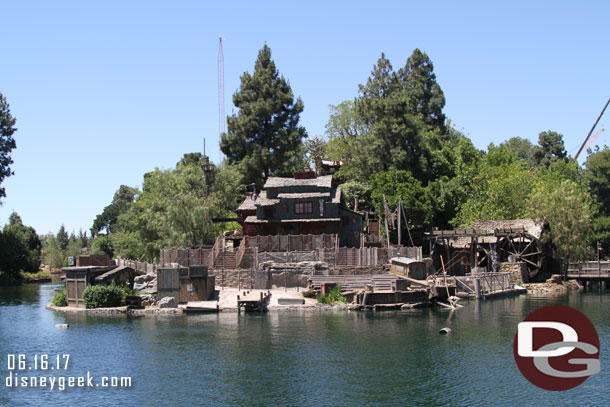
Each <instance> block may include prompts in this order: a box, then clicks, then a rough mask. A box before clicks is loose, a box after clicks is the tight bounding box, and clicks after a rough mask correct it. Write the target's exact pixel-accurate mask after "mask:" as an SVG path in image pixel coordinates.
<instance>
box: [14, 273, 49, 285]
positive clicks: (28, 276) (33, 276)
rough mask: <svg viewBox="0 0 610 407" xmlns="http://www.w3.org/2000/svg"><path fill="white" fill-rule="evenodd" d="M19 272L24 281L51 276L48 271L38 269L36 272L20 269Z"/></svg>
mask: <svg viewBox="0 0 610 407" xmlns="http://www.w3.org/2000/svg"><path fill="white" fill-rule="evenodd" d="M19 274H20V275H21V278H22V279H23V280H24V281H25V282H26V283H29V282H31V281H35V280H40V279H50V278H51V273H49V272H48V271H39V272H38V273H26V272H25V271H21V272H20V273H19Z"/></svg>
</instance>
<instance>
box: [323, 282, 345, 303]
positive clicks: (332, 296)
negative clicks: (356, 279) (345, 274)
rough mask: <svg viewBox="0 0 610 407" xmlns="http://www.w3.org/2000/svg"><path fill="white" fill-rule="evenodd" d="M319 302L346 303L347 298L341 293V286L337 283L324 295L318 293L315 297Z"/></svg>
mask: <svg viewBox="0 0 610 407" xmlns="http://www.w3.org/2000/svg"><path fill="white" fill-rule="evenodd" d="M316 299H317V300H318V302H319V303H321V304H327V305H335V304H347V300H346V299H345V297H344V296H343V295H342V294H341V286H340V285H339V284H337V285H336V286H334V287H333V288H331V290H330V291H329V292H328V293H327V294H326V295H318V296H317V297H316Z"/></svg>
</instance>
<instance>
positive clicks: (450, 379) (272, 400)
mask: <svg viewBox="0 0 610 407" xmlns="http://www.w3.org/2000/svg"><path fill="white" fill-rule="evenodd" d="M55 288H57V285H53V284H45V285H26V286H22V287H0V360H1V365H0V378H2V381H3V382H2V383H1V385H0V405H6V406H24V405H33V406H50V405H71V406H88V405H96V406H97V405H99V406H105V405H137V406H187V405H193V406H195V405H236V406H249V405H294V406H301V405H303V406H310V405H311V406H360V405H366V406H376V405H379V406H386V405H429V406H437V405H438V406H445V405H451V406H469V405H481V406H491V405H497V406H504V405H544V406H546V405H582V406H589V405H602V406H605V405H608V404H609V401H608V400H609V396H610V380H609V379H610V373H609V372H610V356H609V351H610V300H609V298H610V296H609V295H608V294H605V295H600V294H599V293H596V292H589V293H582V294H581V293H570V294H569V295H560V296H556V297H541V296H532V295H528V296H521V297H516V298H506V299H494V300H487V301H481V302H476V301H466V302H464V304H465V307H464V308H462V309H460V310H458V311H457V312H454V313H452V314H450V313H449V312H448V311H447V310H444V309H423V310H409V311H386V312H377V313H373V312H365V313H362V312H332V313H330V312H324V313H322V312H311V311H309V312H269V313H267V314H262V315H261V314H250V315H243V314H242V315H237V314H235V313H221V314H210V315H189V316H158V317H126V316H118V317H117V316H115V317H102V316H85V315H66V314H63V313H55V312H51V311H47V310H45V309H44V306H45V305H46V304H47V303H48V301H49V300H50V298H51V297H52V294H53V291H54V290H55ZM551 304H564V305H569V306H571V307H574V308H576V309H578V310H580V311H581V312H583V313H584V314H585V315H587V316H588V317H589V319H590V320H591V321H592V322H593V324H594V325H595V327H596V329H597V331H598V334H599V336H600V342H601V367H602V371H601V373H599V374H597V375H594V376H591V377H590V378H589V379H588V380H587V381H586V382H585V383H584V384H583V385H581V386H579V387H577V388H575V389H572V390H569V391H566V392H547V391H544V390H541V389H538V388H536V387H534V386H533V385H531V384H530V383H529V382H527V381H526V380H525V379H524V378H523V377H522V376H521V374H520V373H519V370H518V369H517V367H516V365H515V363H514V359H513V355H512V342H513V337H514V335H515V331H516V327H517V323H519V322H520V321H522V320H523V319H524V318H525V317H526V316H527V315H528V314H529V313H530V312H531V311H533V310H534V309H536V308H538V307H541V306H544V305H551ZM58 323H68V324H70V328H68V329H57V328H55V324H58ZM445 326H447V327H450V328H451V329H452V330H453V333H452V334H451V335H446V336H445V335H439V334H438V331H439V329H440V328H443V327H445ZM43 353H44V354H48V355H50V357H54V355H57V354H69V355H70V362H69V366H68V370H66V371H53V372H49V371H47V372H44V371H40V370H37V371H34V372H32V371H26V372H23V373H22V374H23V375H25V376H28V375H37V376H42V375H50V376H57V375H60V374H61V375H68V376H70V375H72V376H78V375H86V373H87V371H89V372H90V374H91V375H92V376H93V377H94V378H95V380H98V379H99V378H100V377H101V376H109V377H111V376H118V377H121V376H129V377H131V378H132V387H131V388H117V389H108V388H101V387H97V388H91V389H86V388H81V389H78V388H76V389H67V390H65V391H63V392H61V391H58V390H53V391H50V390H49V389H41V388H20V387H17V388H14V387H13V388H7V387H6V383H5V379H6V377H7V376H8V375H9V371H8V364H7V355H9V354H25V355H27V356H28V358H33V357H34V355H36V354H43Z"/></svg>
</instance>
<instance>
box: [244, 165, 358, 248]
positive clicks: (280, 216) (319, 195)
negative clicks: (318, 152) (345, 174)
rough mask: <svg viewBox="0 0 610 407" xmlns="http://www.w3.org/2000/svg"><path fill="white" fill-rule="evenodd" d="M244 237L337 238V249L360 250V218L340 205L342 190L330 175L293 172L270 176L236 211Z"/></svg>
mask: <svg viewBox="0 0 610 407" xmlns="http://www.w3.org/2000/svg"><path fill="white" fill-rule="evenodd" d="M237 213H238V215H239V217H240V218H241V222H242V224H243V227H244V234H245V235H247V236H268V235H322V234H330V235H332V234H336V235H338V236H339V246H340V247H360V237H361V234H362V223H363V218H362V215H360V214H358V213H356V212H353V211H350V210H348V209H346V208H345V207H343V206H342V205H341V188H340V187H336V186H335V185H334V184H333V176H332V175H323V176H319V177H316V176H315V174H314V173H313V172H301V173H295V174H294V177H293V178H280V177H270V178H268V179H267V181H266V182H265V186H264V189H263V190H262V191H260V193H259V194H257V195H250V196H247V197H246V199H244V201H243V202H242V203H241V204H240V205H239V207H238V208H237Z"/></svg>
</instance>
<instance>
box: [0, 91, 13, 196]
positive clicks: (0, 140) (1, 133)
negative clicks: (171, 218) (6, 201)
mask: <svg viewBox="0 0 610 407" xmlns="http://www.w3.org/2000/svg"><path fill="white" fill-rule="evenodd" d="M15 122H16V119H15V118H14V117H12V116H11V110H10V108H9V104H8V103H7V101H6V98H5V97H4V96H3V95H2V93H0V199H2V198H4V197H6V191H5V189H4V187H2V181H4V178H6V177H10V176H11V175H13V174H14V172H13V171H12V170H11V164H12V163H13V160H12V159H11V156H10V154H11V151H12V150H13V149H14V148H16V147H17V145H16V144H15V139H14V138H13V134H14V133H15V132H16V131H17V129H16V128H15Z"/></svg>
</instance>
